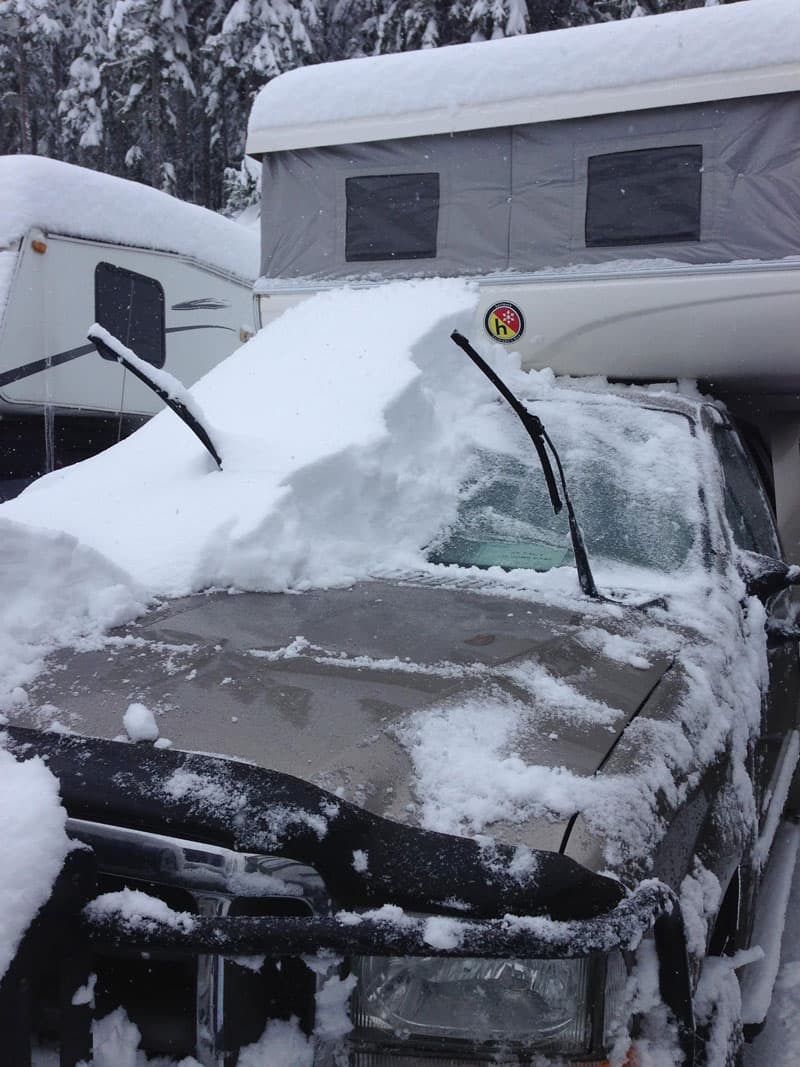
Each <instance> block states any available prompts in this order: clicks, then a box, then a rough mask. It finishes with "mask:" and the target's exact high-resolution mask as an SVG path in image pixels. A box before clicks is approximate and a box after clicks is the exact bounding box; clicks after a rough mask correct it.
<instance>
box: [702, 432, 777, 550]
mask: <svg viewBox="0 0 800 1067" xmlns="http://www.w3.org/2000/svg"><path fill="white" fill-rule="evenodd" d="M714 441H715V443H716V446H717V452H718V453H719V458H720V461H721V464H722V473H723V476H724V481H725V486H724V489H725V514H726V515H727V517H728V523H729V525H730V528H731V533H732V534H733V539H734V541H735V542H736V544H737V546H738V547H739V548H742V549H745V550H746V551H748V552H760V553H761V554H762V555H764V556H774V557H780V555H781V550H780V546H779V543H778V537H777V534H776V533H775V525H774V523H773V521H772V514H771V512H770V507H769V504H768V502H767V497H766V494H765V492H764V490H763V488H762V486H761V483H760V482H759V480H758V477H757V476H756V473H755V471H754V469H753V467H752V465H751V463H750V460H749V458H748V457H747V456H746V454H745V451H744V447H743V446H742V444H741V442H740V441H739V438H738V437H737V436H736V434H735V433H734V432H733V431H732V430H731V429H729V428H728V427H725V426H715V427H714Z"/></svg>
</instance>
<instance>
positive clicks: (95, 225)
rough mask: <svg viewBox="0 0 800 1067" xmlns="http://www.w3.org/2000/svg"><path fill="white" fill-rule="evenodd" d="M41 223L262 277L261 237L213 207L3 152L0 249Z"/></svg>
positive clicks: (123, 180)
mask: <svg viewBox="0 0 800 1067" xmlns="http://www.w3.org/2000/svg"><path fill="white" fill-rule="evenodd" d="M34 226H37V227H39V228H40V229H42V230H44V231H45V232H47V231H50V232H52V233H60V234H66V235H68V236H70V237H83V238H87V239H93V240H98V241H111V242H113V243H119V244H125V245H133V246H135V247H138V248H154V249H159V250H161V251H165V252H178V253H181V254H182V255H185V256H191V257H193V258H195V259H198V260H200V261H201V262H204V263H208V264H210V265H212V266H216V267H218V268H220V269H221V270H225V271H228V272H229V273H231V274H235V275H237V276H238V277H241V278H246V279H252V278H255V277H256V275H257V274H258V236H257V235H256V234H255V233H254V232H253V231H252V229H250V228H248V227H246V226H240V225H239V224H238V223H235V222H231V221H230V220H229V219H226V218H223V216H222V215H218V214H216V212H214V211H208V210H207V209H206V208H202V207H198V206H197V205H195V204H187V203H184V201H182V200H178V199H177V198H176V197H174V196H170V195H169V194H168V193H162V192H160V191H159V190H158V189H151V188H150V187H149V186H147V185H141V184H139V182H133V181H128V180H127V179H126V178H115V177H112V176H111V175H108V174H100V173H98V172H97V171H93V170H87V169H86V168H84V167H76V166H74V165H73V164H71V163H62V162H60V161H59V160H55V159H46V158H45V157H44V156H24V155H16V156H2V157H0V250H2V248H3V247H4V246H11V245H14V244H15V243H16V242H17V241H19V239H20V238H21V237H23V236H24V235H25V234H26V233H27V232H28V230H29V229H31V227H34ZM0 281H1V279H0ZM87 326H88V323H87Z"/></svg>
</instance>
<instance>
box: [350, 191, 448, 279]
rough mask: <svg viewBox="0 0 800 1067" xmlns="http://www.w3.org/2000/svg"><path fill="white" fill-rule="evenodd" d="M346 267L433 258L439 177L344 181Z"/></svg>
mask: <svg viewBox="0 0 800 1067" xmlns="http://www.w3.org/2000/svg"><path fill="white" fill-rule="evenodd" d="M345 199H346V201H347V222H346V236H345V259H346V260H347V261H348V263H352V262H359V261H367V260H378V259H433V258H434V256H435V255H436V230H437V227H438V224H439V175H438V174H435V173H428V174H373V175H368V176H364V177H361V178H347V179H346V181H345Z"/></svg>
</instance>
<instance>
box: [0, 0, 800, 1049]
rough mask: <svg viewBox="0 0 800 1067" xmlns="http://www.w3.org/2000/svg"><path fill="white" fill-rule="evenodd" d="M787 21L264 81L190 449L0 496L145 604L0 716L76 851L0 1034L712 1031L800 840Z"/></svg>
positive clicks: (641, 27)
mask: <svg viewBox="0 0 800 1067" xmlns="http://www.w3.org/2000/svg"><path fill="white" fill-rule="evenodd" d="M792 14H793V12H792V4H791V3H789V2H787V0H764V2H763V3H760V4H738V5H730V6H723V7H712V8H707V9H703V10H696V11H689V12H684V13H681V14H676V15H668V16H654V17H651V18H646V19H639V20H632V21H630V22H627V23H619V24H613V25H611V24H606V25H601V26H595V27H587V28H582V29H578V30H564V31H556V32H554V33H551V34H544V35H538V36H536V37H531V38H527V39H514V40H508V41H493V42H488V43H482V44H479V45H478V44H476V45H465V46H459V47H455V48H450V49H447V50H443V51H442V52H426V53H420V54H412V55H406V56H389V57H381V58H380V59H365V60H359V61H353V62H348V63H345V64H332V65H330V66H321V67H316V68H310V69H308V70H303V71H295V72H292V73H290V74H287V75H284V76H282V77H281V78H278V79H276V80H275V81H274V82H272V83H270V85H269V86H267V88H266V89H265V90H264V92H263V93H262V95H261V96H260V97H259V98H258V100H257V102H256V105H255V108H254V112H253V118H252V121H251V127H250V135H249V142H248V144H249V149H250V151H251V152H252V153H253V154H255V155H258V156H259V157H261V158H262V159H263V164H264V178H265V180H264V190H265V192H264V195H265V198H266V203H267V205H268V206H269V210H265V212H264V238H263V252H262V257H263V258H262V277H261V279H260V280H259V282H258V283H257V295H258V300H259V308H260V312H259V313H260V315H261V320H262V324H263V328H262V330H261V331H260V332H259V334H258V335H257V336H256V337H255V338H254V339H253V340H252V341H250V342H249V343H248V344H247V345H245V346H244V347H243V348H242V349H241V350H240V351H239V352H237V353H236V354H235V355H234V356H233V357H232V358H231V359H230V360H228V361H226V363H225V364H224V365H222V366H220V367H218V368H216V369H215V370H214V371H213V372H211V373H210V374H209V375H207V376H206V378H205V379H204V380H203V381H201V382H199V383H198V384H197V386H196V387H195V389H194V390H193V399H194V400H195V401H196V403H197V405H198V412H199V410H200V409H202V413H204V416H201V417H207V423H206V429H207V436H208V438H209V440H211V441H212V442H213V443H214V445H215V448H214V453H215V454H216V455H217V457H218V459H219V463H217V462H216V461H215V460H214V458H213V455H209V454H207V453H204V452H203V451H202V448H201V447H200V445H199V444H198V443H197V442H196V441H194V440H192V439H191V438H189V437H187V439H186V441H185V442H184V443H183V444H178V440H179V439H178V438H177V437H175V436H174V435H175V434H176V433H177V432H178V430H182V428H181V427H179V426H177V427H176V425H173V423H172V422H170V421H169V419H168V418H167V417H166V416H170V417H171V415H170V413H164V414H162V415H161V416H159V417H158V418H157V419H155V420H153V421H152V422H150V423H149V424H148V426H147V427H146V428H145V430H143V431H140V432H139V433H138V434H135V435H133V437H131V438H130V439H129V440H128V441H126V442H125V443H124V444H123V445H122V446H120V447H119V448H117V449H114V450H111V451H110V452H109V453H107V454H105V455H104V456H102V457H98V459H97V460H95V461H93V463H92V464H91V465H78V466H76V467H74V468H71V469H70V470H69V471H65V472H60V473H59V474H57V475H55V476H49V477H47V478H45V479H43V480H41V481H40V482H39V483H38V484H37V485H36V486H35V487H33V488H32V489H31V490H28V491H27V492H26V493H24V494H23V495H22V496H21V497H20V498H18V499H17V500H16V501H13V502H11V503H10V504H7V505H5V506H4V508H3V510H2V512H1V513H0V520H6V519H7V520H9V523H10V524H14V527H15V529H17V528H21V529H23V530H24V531H25V532H26V536H29V537H31V538H34V539H36V538H41V539H42V541H43V543H47V544H49V543H50V542H51V541H52V539H54V538H57V537H58V538H63V536H64V535H68V537H69V538H70V540H69V545H70V546H73V545H74V546H77V547H76V548H74V549H73V548H70V551H75V552H76V553H77V552H79V551H90V552H91V553H92V556H91V558H92V560H94V561H95V564H96V569H101V567H100V564H99V563H98V562H97V561H98V560H102V567H107V569H108V573H109V574H110V575H112V577H111V578H110V579H109V581H112V580H113V581H114V582H116V585H115V586H114V588H115V589H116V590H117V596H119V595H120V594H119V589H120V588H121V587H122V586H123V585H124V581H123V578H122V577H121V576H123V575H129V576H130V588H131V590H135V591H136V595H137V596H141V594H142V591H144V592H146V593H149V595H150V596H151V597H153V598H154V600H155V606H154V607H153V608H152V609H151V610H149V611H147V612H145V613H144V614H142V615H141V616H140V617H139V618H137V619H135V620H132V621H130V622H128V623H127V624H126V625H124V626H122V627H120V628H118V629H115V630H114V631H113V632H112V633H110V634H109V635H108V636H107V639H106V640H104V641H95V642H94V643H90V642H86V641H85V640H84V641H83V642H82V644H80V645H78V646H77V647H76V648H75V649H66V648H65V649H62V650H60V651H56V652H55V653H53V655H52V657H51V658H50V659H49V661H48V667H49V668H50V669H49V670H47V671H44V672H43V673H42V674H41V675H40V677H39V678H37V679H36V680H35V681H33V682H32V683H31V684H30V685H28V687H27V690H26V693H25V694H24V696H25V699H24V700H23V699H21V698H20V700H19V701H18V703H17V705H16V706H15V709H14V713H13V716H11V715H10V716H9V718H10V723H9V725H8V727H7V729H6V731H5V752H4V753H3V754H2V755H3V759H6V758H10V756H14V757H16V759H17V760H19V761H22V764H23V766H24V765H25V763H26V761H27V763H29V764H31V765H32V766H37V767H38V764H37V763H36V760H35V757H40V758H41V759H43V760H44V761H45V762H46V766H47V768H48V770H49V772H50V774H51V775H54V776H55V778H56V779H57V780H58V783H59V786H60V793H61V798H62V802H63V806H64V808H65V809H66V815H67V816H68V818H67V821H66V830H67V832H68V834H69V835H70V837H71V838H72V839H73V840H77V841H79V842H81V843H82V844H83V845H85V846H88V847H87V848H84V849H79V850H74V851H73V852H71V853H70V854H69V857H68V859H67V861H66V863H65V864H64V866H63V869H62V871H61V874H60V875H58V877H57V878H56V877H55V876H54V879H53V880H54V886H53V888H52V891H51V892H50V895H49V898H48V900H47V903H45V904H44V906H43V907H42V908H41V910H40V911H39V913H38V915H36V916H35V917H33V916H32V921H31V923H30V926H29V929H28V931H27V933H26V934H25V935H24V937H21V938H20V940H19V946H18V951H17V952H16V955H15V957H14V961H13V963H12V965H11V969H10V970H9V971H8V972H7V974H6V977H5V978H4V979H3V982H2V985H0V1013H2V1019H3V1020H4V1024H3V1030H4V1032H6V1033H8V1034H10V1035H13V1038H14V1041H15V1042H16V1044H15V1046H14V1048H15V1050H17V1051H15V1055H17V1056H18V1059H17V1060H15V1061H14V1062H20V1063H22V1062H25V1061H24V1057H25V1056H26V1055H27V1054H28V1050H29V1049H30V1048H31V1045H32V1044H33V1045H36V1044H37V1042H38V1043H39V1045H42V1044H44V1045H45V1046H47V1043H48V1042H51V1043H52V1042H55V1041H58V1042H60V1048H61V1057H62V1063H64V1064H68V1065H70V1067H71V1065H73V1064H75V1063H77V1062H79V1061H80V1060H81V1059H86V1058H87V1057H88V1056H89V1055H90V1044H91V1033H92V1032H93V1033H94V1040H95V1043H96V1044H98V1045H99V1044H100V1043H103V1042H105V1047H106V1048H112V1049H114V1050H115V1054H116V1055H117V1057H118V1060H119V1061H120V1062H122V1056H123V1055H127V1056H129V1057H135V1055H136V1044H137V1043H138V1042H139V1041H140V1042H141V1047H142V1049H144V1050H146V1051H147V1052H148V1053H151V1054H159V1055H162V1056H163V1055H167V1056H172V1057H175V1058H178V1057H183V1056H187V1055H192V1056H195V1057H196V1058H197V1060H199V1062H200V1063H202V1064H203V1065H207V1067H223V1065H224V1067H228V1065H231V1064H235V1063H237V1062H239V1063H247V1064H250V1063H264V1064H270V1065H272V1064H280V1065H281V1067H288V1065H289V1064H291V1065H293V1067H295V1065H300V1064H302V1065H303V1067H306V1065H309V1067H310V1065H312V1064H313V1065H315V1067H317V1065H318V1067H322V1065H326V1067H327V1065H328V1064H336V1065H338V1064H348V1065H350V1067H467V1065H470V1067H473V1065H484V1064H486V1065H488V1064H490V1063H491V1064H497V1063H500V1064H509V1065H510V1064H515V1065H520V1064H525V1065H531V1064H537V1065H538V1064H540V1063H557V1064H559V1065H561V1064H565V1063H569V1064H572V1065H578V1064H580V1065H584V1067H585V1065H588V1064H591V1065H595V1067H599V1065H600V1064H613V1065H615V1067H618V1065H621V1064H623V1063H628V1064H630V1063H635V1064H642V1065H643V1067H649V1065H651V1064H657V1063H674V1064H678V1063H683V1064H686V1065H693V1064H703V1063H705V1064H711V1063H715V1064H731V1065H732V1064H735V1063H736V1062H737V1060H738V1058H739V1057H740V1056H741V1044H742V1030H743V1026H746V1025H751V1026H754V1025H758V1024H759V1023H760V1022H761V1021H762V1020H763V1017H764V1014H765V1012H766V1008H767V1005H768V1002H769V995H770V990H771V983H772V981H773V980H774V976H775V973H776V957H775V951H776V931H777V937H778V939H779V934H780V925H781V924H780V917H781V914H782V912H783V911H785V907H786V901H787V894H788V884H789V883H788V880H787V877H786V872H787V871H788V872H791V869H792V866H793V860H794V856H795V855H796V850H797V837H796V835H791V834H787V833H785V826H783V825H782V824H781V817H782V813H783V810H784V807H785V804H786V802H787V798H788V797H789V794H790V789H791V785H792V779H793V775H794V773H795V768H796V765H797V761H798V753H800V734H798V695H799V694H800V665H798V654H797V643H798V640H799V639H800V629H799V628H798V626H797V623H796V618H795V608H794V606H793V604H792V600H791V595H792V588H793V586H794V585H796V584H798V581H800V569H798V567H796V566H789V565H788V564H787V563H786V562H784V548H783V546H782V544H781V534H783V536H784V540H785V541H786V542H787V543H788V544H789V545H790V548H789V555H790V558H791V557H794V558H795V559H796V558H797V556H798V552H797V536H796V527H795V526H793V523H794V522H795V521H796V517H797V503H798V499H797V485H798V479H797V473H798V462H800V460H799V459H798V438H799V437H800V402H798V397H797V390H798V384H800V383H798V374H797V364H796V351H795V346H794V337H796V336H797V331H796V327H797V325H798V323H797V318H796V317H797V314H798V311H797V306H798V305H797V299H796V297H797V278H798V275H797V274H796V270H797V267H796V265H795V263H794V262H793V259H792V257H793V256H795V254H796V250H797V245H798V233H797V225H798V218H800V213H799V212H798V211H797V207H798V202H800V152H798V149H797V145H798V143H800V138H798V137H797V135H796V126H797V121H798V119H797V106H796V104H797V100H798V92H800V62H798V56H800V24H798V22H797V20H796V19H795V18H793V17H792ZM273 198H274V199H273ZM273 209H274V210H273ZM545 268H547V269H545ZM443 275H444V276H445V277H442V276H443ZM447 276H450V277H447ZM464 276H466V277H467V280H464ZM387 282H388V284H386V283H387ZM377 283H380V284H377ZM301 302H302V303H301ZM300 303H301V306H300V307H298V309H297V311H295V310H294V305H297V304H300ZM281 312H286V314H281ZM451 332H452V340H454V341H455V345H454V344H452V343H451V340H450V336H449V335H451ZM467 335H469V337H471V339H472V342H474V344H473V343H472V342H471V341H470V339H469V337H468V336H467ZM479 349H480V351H478V350H479ZM468 360H471V361H472V363H470V362H468ZM472 364H474V366H473V365H472ZM520 364H521V365H520ZM547 364H553V365H554V367H555V369H556V370H557V371H558V372H563V373H564V374H565V375H571V376H573V377H568V376H567V377H558V376H554V375H553V374H551V373H550V372H549V371H539V369H538V368H539V367H544V366H546V365H547ZM479 370H480V371H482V372H483V374H484V375H485V376H486V377H488V379H489V381H490V383H491V385H489V384H486V382H485V379H484V378H483V377H481V375H480V374H479V373H478V371H479ZM595 375H603V378H602V380H600V379H599V378H597V377H593V376H595ZM575 376H579V377H575ZM587 376H588V377H587ZM685 376H689V377H691V378H692V379H694V380H697V379H699V385H700V388H698V386H697V385H696V384H691V385H690V384H685V383H684V384H681V383H679V382H678V381H677V379H679V378H683V377H685ZM609 378H612V379H616V381H611V382H609V380H608V379H609ZM659 383H660V384H659ZM495 390H498V391H499V393H500V395H501V399H498V397H497V393H496V392H495ZM181 440H182V439H181ZM156 467H157V470H156ZM121 472H124V475H125V476H124V477H121V476H120V475H121ZM98 499H100V500H102V501H103V511H102V513H101V512H100V511H98V509H97V506H96V501H97V500H98ZM776 504H777V517H776ZM19 524H24V526H22V527H19ZM142 529H145V530H154V529H157V530H158V533H159V539H158V545H157V546H155V545H153V544H152V543H150V542H147V543H146V544H145V545H144V546H143V545H142V537H141V531H142ZM53 531H56V533H54V532H53ZM9 532H10V531H9ZM48 539H50V540H48ZM61 543H62V542H61V541H58V544H59V545H60V544H61ZM232 590H234V591H236V592H237V593H238V594H239V595H235V596H231V595H230V593H231V591H232ZM197 594H200V595H197ZM140 610H141V609H140ZM62 643H63V639H62ZM126 704H127V705H128V711H127V712H126V719H125V721H126V726H125V730H126V731H127V737H128V741H129V743H127V744H125V743H121V741H120V739H119V734H120V709H122V708H124V707H125V705H126ZM48 725H49V726H51V727H52V728H51V729H49V730H48V729H47V728H46V727H47V726H48ZM159 734H162V735H166V736H159ZM167 736H168V738H169V742H168V741H167V740H166V737H167ZM208 753H214V754H215V755H209V754H208ZM776 872H777V873H776ZM759 901H760V903H761V907H759ZM765 904H766V909H765ZM765 912H766V920H765ZM761 949H763V950H764V953H763V956H764V958H762V952H761ZM737 971H738V975H739V978H737ZM93 1016H94V1020H95V1021H94V1023H92V1017H93ZM109 1020H110V1021H109ZM92 1028H93V1029H92ZM126 1028H127V1029H126ZM132 1033H133V1034H134V1035H135V1037H134V1039H132V1041H133V1043H132V1044H131V1041H130V1040H128V1038H127V1037H125V1035H128V1037H129V1036H130V1035H131V1034H132ZM126 1042H127V1043H126Z"/></svg>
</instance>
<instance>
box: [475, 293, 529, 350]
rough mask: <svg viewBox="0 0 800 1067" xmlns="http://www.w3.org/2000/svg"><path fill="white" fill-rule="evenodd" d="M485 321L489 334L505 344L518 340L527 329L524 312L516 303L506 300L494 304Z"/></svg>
mask: <svg viewBox="0 0 800 1067" xmlns="http://www.w3.org/2000/svg"><path fill="white" fill-rule="evenodd" d="M483 322H484V325H485V326H486V332H487V333H488V334H489V336H490V337H493V338H494V339H495V341H502V342H503V343H505V344H508V342H509V341H516V340H517V338H518V337H521V336H522V331H523V330H524V329H525V320H524V319H523V317H522V312H521V311H520V309H519V308H518V307H517V305H516V304H509V303H508V301H506V300H503V301H501V302H500V303H499V304H492V306H491V307H490V308H489V310H488V311H487V312H486V318H485V319H484V320H483Z"/></svg>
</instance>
